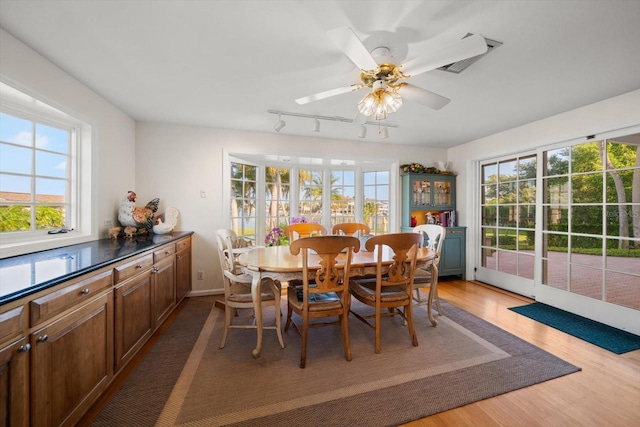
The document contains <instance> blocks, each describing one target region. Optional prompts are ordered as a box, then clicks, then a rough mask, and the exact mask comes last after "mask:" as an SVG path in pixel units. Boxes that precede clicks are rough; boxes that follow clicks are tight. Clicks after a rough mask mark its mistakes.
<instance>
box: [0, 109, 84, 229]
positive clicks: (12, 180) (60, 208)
mask: <svg viewBox="0 0 640 427" xmlns="http://www.w3.org/2000/svg"><path fill="white" fill-rule="evenodd" d="M74 141H75V130H74V129H73V128H69V127H61V126H57V125H49V124H44V123H42V122H39V121H35V120H30V119H25V118H21V117H18V116H16V115H11V114H6V113H0V232H1V233H28V232H35V231H38V230H51V229H54V228H73V225H74V218H73V210H72V209H71V206H72V201H73V199H72V194H71V170H72V165H73V158H72V151H71V148H72V143H73V142H74Z"/></svg>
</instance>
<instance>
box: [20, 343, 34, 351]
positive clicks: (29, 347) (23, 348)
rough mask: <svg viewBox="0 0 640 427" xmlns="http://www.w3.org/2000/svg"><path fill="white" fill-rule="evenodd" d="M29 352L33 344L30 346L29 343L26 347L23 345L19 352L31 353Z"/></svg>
mask: <svg viewBox="0 0 640 427" xmlns="http://www.w3.org/2000/svg"><path fill="white" fill-rule="evenodd" d="M29 350H31V344H29V343H27V344H25V345H21V346H20V347H19V348H18V351H19V352H20V353H29Z"/></svg>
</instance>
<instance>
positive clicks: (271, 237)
mask: <svg viewBox="0 0 640 427" xmlns="http://www.w3.org/2000/svg"><path fill="white" fill-rule="evenodd" d="M307 222H309V221H307V218H305V217H304V216H295V217H293V218H291V221H290V224H306V223H307ZM311 223H312V224H314V223H315V222H313V221H312V222H311ZM286 226H287V225H286V224H280V225H278V226H277V227H273V228H272V229H271V231H269V233H267V235H266V236H265V238H264V244H265V245H266V246H283V245H288V244H289V236H286V235H285V234H284V228H285V227H286Z"/></svg>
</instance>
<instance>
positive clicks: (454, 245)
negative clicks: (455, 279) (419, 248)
mask: <svg viewBox="0 0 640 427" xmlns="http://www.w3.org/2000/svg"><path fill="white" fill-rule="evenodd" d="M466 231H467V229H466V227H447V237H446V238H445V239H444V244H443V245H442V253H441V254H440V269H439V270H438V276H439V277H442V276H460V277H462V279H463V280H464V278H465V256H466V235H467V232H466Z"/></svg>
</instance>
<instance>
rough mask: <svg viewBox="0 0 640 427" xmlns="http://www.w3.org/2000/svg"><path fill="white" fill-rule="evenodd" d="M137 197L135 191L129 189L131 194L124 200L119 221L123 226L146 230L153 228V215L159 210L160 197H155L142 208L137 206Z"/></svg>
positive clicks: (119, 211)
mask: <svg viewBox="0 0 640 427" xmlns="http://www.w3.org/2000/svg"><path fill="white" fill-rule="evenodd" d="M136 197H137V196H136V193H135V192H134V191H129V194H128V195H127V196H126V197H125V198H124V199H123V200H122V203H121V204H120V209H118V221H120V224H122V225H123V226H129V227H136V229H145V231H148V230H151V228H152V227H153V223H154V219H153V216H154V214H155V213H156V211H157V210H158V204H159V203H160V199H158V198H155V199H153V200H151V201H150V202H149V203H147V205H146V206H145V207H144V208H140V207H137V206H136ZM140 231H141V230H140Z"/></svg>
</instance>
